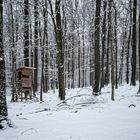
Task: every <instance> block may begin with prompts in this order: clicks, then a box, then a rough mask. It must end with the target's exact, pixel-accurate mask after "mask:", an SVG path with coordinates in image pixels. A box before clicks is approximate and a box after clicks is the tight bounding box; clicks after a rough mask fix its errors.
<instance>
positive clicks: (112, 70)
mask: <svg viewBox="0 0 140 140" xmlns="http://www.w3.org/2000/svg"><path fill="white" fill-rule="evenodd" d="M112 2H113V0H109V3H108V12H109V13H108V14H109V15H108V20H109V21H108V23H109V24H108V26H109V27H108V33H109V35H108V37H109V38H108V39H109V48H110V53H111V100H114V85H115V80H114V49H113V44H112V39H113V37H112Z"/></svg>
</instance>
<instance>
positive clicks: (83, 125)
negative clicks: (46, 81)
mask: <svg viewBox="0 0 140 140" xmlns="http://www.w3.org/2000/svg"><path fill="white" fill-rule="evenodd" d="M137 91H138V86H136V87H133V86H129V85H124V86H121V87H119V89H117V90H115V101H111V100H110V96H111V95H110V86H108V87H105V88H104V89H103V90H102V94H101V95H100V96H98V97H95V96H92V95H91V93H92V91H91V88H85V89H84V88H83V89H71V90H66V93H67V96H66V99H68V98H69V100H67V102H66V103H62V102H61V101H60V100H59V99H58V98H57V94H58V93H57V91H56V93H53V91H49V93H48V94H43V96H44V102H42V103H41V102H39V101H37V100H34V101H24V102H17V103H11V102H10V97H8V110H9V118H10V119H11V120H12V122H13V123H14V124H15V125H14V128H8V129H5V130H2V131H0V140H139V139H140V96H138V95H137ZM78 95H79V96H78ZM73 96H76V97H74V98H71V97H73Z"/></svg>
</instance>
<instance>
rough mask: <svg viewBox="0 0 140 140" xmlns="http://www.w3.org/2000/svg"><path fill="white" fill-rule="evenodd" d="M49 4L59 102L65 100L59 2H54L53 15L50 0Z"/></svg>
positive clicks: (58, 0)
mask: <svg viewBox="0 0 140 140" xmlns="http://www.w3.org/2000/svg"><path fill="white" fill-rule="evenodd" d="M49 4H50V9H51V14H52V21H53V25H54V31H55V38H56V44H57V65H58V86H59V98H60V99H61V100H64V99H65V84H64V50H63V43H62V26H61V0H56V1H55V15H54V12H53V7H52V2H51V0H49ZM55 17H56V18H55Z"/></svg>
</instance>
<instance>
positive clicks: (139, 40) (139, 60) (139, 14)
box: [139, 6, 140, 93]
mask: <svg viewBox="0 0 140 140" xmlns="http://www.w3.org/2000/svg"><path fill="white" fill-rule="evenodd" d="M139 93H140V6H139Z"/></svg>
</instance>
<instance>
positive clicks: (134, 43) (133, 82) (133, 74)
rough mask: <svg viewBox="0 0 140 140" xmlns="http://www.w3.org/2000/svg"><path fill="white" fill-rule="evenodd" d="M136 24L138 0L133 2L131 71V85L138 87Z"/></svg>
mask: <svg viewBox="0 0 140 140" xmlns="http://www.w3.org/2000/svg"><path fill="white" fill-rule="evenodd" d="M136 22H137V0H134V2H133V31H132V61H131V65H132V70H131V85H132V86H135V85H136V64H137V63H136V57H137V56H136V50H137V31H136Z"/></svg>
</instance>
